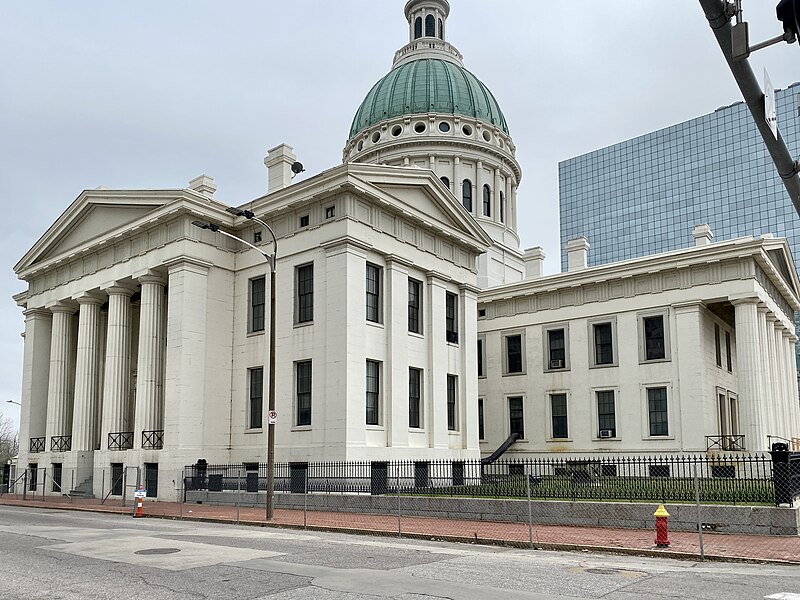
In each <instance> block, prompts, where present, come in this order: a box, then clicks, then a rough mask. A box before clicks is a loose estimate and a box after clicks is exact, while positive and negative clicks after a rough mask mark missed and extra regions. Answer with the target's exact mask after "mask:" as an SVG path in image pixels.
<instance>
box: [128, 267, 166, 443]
mask: <svg viewBox="0 0 800 600" xmlns="http://www.w3.org/2000/svg"><path fill="white" fill-rule="evenodd" d="M139 282H140V283H141V285H142V295H141V302H140V309H139V356H138V360H137V366H136V373H137V379H136V417H135V425H134V434H133V436H134V446H135V447H136V448H139V447H141V445H142V443H143V437H142V432H143V431H155V430H163V429H164V335H165V331H164V286H166V283H167V282H166V280H165V279H164V278H162V277H160V276H159V275H157V274H155V273H148V274H147V275H145V276H143V277H140V278H139Z"/></svg>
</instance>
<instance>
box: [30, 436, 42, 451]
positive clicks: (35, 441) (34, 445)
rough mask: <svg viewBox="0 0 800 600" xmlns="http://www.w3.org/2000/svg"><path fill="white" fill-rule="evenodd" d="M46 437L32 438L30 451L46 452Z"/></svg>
mask: <svg viewBox="0 0 800 600" xmlns="http://www.w3.org/2000/svg"><path fill="white" fill-rule="evenodd" d="M44 440H45V438H44V437H32V438H31V439H30V444H29V446H28V449H29V451H30V452H32V453H38V452H44Z"/></svg>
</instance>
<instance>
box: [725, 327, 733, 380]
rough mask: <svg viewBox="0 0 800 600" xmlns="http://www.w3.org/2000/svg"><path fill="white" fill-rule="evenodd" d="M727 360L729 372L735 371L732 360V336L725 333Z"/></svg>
mask: <svg viewBox="0 0 800 600" xmlns="http://www.w3.org/2000/svg"><path fill="white" fill-rule="evenodd" d="M725 359H726V364H727V367H728V372H729V373H730V372H732V371H733V360H732V359H731V334H730V333H729V332H727V331H726V332H725Z"/></svg>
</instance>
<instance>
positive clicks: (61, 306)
mask: <svg viewBox="0 0 800 600" xmlns="http://www.w3.org/2000/svg"><path fill="white" fill-rule="evenodd" d="M47 309H48V310H49V311H50V312H51V313H53V314H56V313H69V314H73V313H74V312H75V311H77V310H78V303H77V302H73V301H72V300H60V301H58V302H54V303H53V304H49V305H48V306H47Z"/></svg>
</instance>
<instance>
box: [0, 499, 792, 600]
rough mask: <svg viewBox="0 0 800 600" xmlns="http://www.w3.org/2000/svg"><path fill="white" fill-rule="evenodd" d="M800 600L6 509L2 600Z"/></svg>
mask: <svg viewBox="0 0 800 600" xmlns="http://www.w3.org/2000/svg"><path fill="white" fill-rule="evenodd" d="M45 597H46V598H54V599H56V598H57V599H78V598H80V599H81V600H84V599H95V598H97V599H106V598H108V599H112V598H113V599H114V600H120V599H126V600H127V599H131V600H138V599H146V600H162V599H164V600H166V599H170V600H172V599H178V598H181V599H183V598H186V599H201V598H236V599H256V598H269V599H270V600H295V599H303V600H306V599H308V600H316V599H319V600H339V599H348V600H372V599H377V598H396V599H398V600H434V599H438V598H448V599H452V600H495V599H500V598H502V599H504V600H505V599H508V600H516V599H528V600H544V599H561V598H563V599H573V598H604V599H612V600H631V599H634V598H648V599H660V598H698V599H706V598H707V599H713V600H719V599H725V600H740V599H741V600H752V599H754V598H758V599H760V598H765V597H769V598H775V599H781V598H783V599H786V600H790V599H791V600H800V568H798V567H797V566H793V567H781V566H770V565H744V564H732V563H698V562H684V561H674V560H664V559H648V558H636V557H628V556H609V555H601V554H595V553H583V552H582V553H570V552H545V551H533V550H530V551H529V550H519V549H499V548H489V547H481V546H475V545H466V544H450V543H439V542H427V541H419V540H398V539H390V538H380V537H367V536H353V535H343V534H329V533H319V532H313V533H312V532H303V531H294V530H281V529H271V528H259V527H244V526H243V527H236V526H228V525H216V524H212V523H195V522H185V521H167V520H159V519H132V518H130V517H127V516H118V515H99V514H92V513H76V512H68V511H58V510H37V509H30V508H14V507H8V506H0V598H3V599H5V598H8V599H12V598H13V599H23V598H45Z"/></svg>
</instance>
